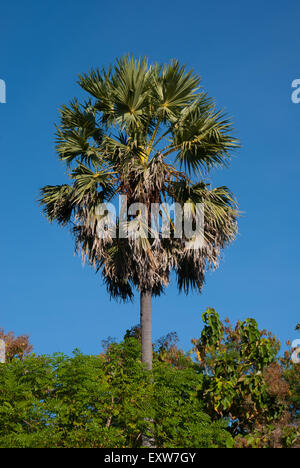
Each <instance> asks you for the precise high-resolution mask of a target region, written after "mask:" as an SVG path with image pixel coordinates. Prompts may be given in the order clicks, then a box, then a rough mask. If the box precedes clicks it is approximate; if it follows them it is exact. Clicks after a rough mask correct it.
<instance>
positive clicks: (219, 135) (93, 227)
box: [41, 56, 238, 300]
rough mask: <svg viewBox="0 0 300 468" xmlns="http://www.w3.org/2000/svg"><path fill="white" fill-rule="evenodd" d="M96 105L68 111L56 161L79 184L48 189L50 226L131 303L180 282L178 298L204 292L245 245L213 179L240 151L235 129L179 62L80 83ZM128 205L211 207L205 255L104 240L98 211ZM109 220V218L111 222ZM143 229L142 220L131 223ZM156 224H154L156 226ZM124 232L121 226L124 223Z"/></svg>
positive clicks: (131, 63) (132, 63)
mask: <svg viewBox="0 0 300 468" xmlns="http://www.w3.org/2000/svg"><path fill="white" fill-rule="evenodd" d="M79 84H80V86H81V87H82V88H83V89H84V90H85V91H86V92H87V93H88V94H89V99H88V100H86V101H85V102H82V103H80V102H79V101H78V100H77V99H75V100H73V101H72V102H71V103H70V104H69V105H68V106H66V105H63V106H62V108H61V109H60V118H61V119H60V124H59V126H58V127H57V146H56V148H57V153H58V156H59V158H60V159H61V160H63V161H65V162H66V164H67V168H68V175H69V177H70V179H71V183H70V184H64V185H56V186H46V187H44V188H43V189H42V190H41V203H42V204H43V206H44V211H45V214H46V215H47V217H48V219H49V220H50V221H53V220H56V221H57V222H58V223H60V224H62V225H63V226H64V225H71V226H72V230H73V233H74V235H75V241H76V248H77V249H78V250H79V251H81V253H82V254H83V255H84V256H85V257H87V259H88V261H89V262H90V264H92V265H93V266H94V267H95V268H96V269H97V270H101V271H102V275H103V278H104V281H105V283H106V286H107V288H108V291H109V293H110V294H111V296H113V297H117V298H121V299H123V300H126V299H128V298H131V297H132V296H133V291H134V288H137V289H138V290H139V291H140V292H147V293H149V294H151V295H159V294H160V293H161V292H162V291H163V289H164V287H165V286H166V285H167V284H168V282H169V276H170V272H171V270H172V269H173V270H174V271H175V272H176V276H177V282H178V287H179V289H180V290H181V289H183V290H184V291H185V292H186V293H187V292H188V291H189V290H190V289H197V290H199V291H200V290H201V288H202V285H203V281H204V277H205V271H206V269H207V268H209V267H215V266H216V265H217V264H218V258H219V255H220V251H221V249H222V248H224V246H225V245H226V244H228V243H229V242H230V241H231V240H232V239H233V238H234V237H235V235H236V219H237V216H238V212H237V209H236V204H235V200H234V198H233V196H232V194H231V192H230V191H229V190H228V189H227V188H226V187H218V188H214V189H211V187H210V186H209V185H208V184H207V183H205V181H204V177H206V176H207V174H208V173H209V171H210V169H212V168H214V167H216V166H224V165H227V164H228V163H229V161H230V153H231V151H232V150H233V149H234V148H236V147H237V146H238V142H237V140H236V139H235V138H234V137H233V136H232V125H231V123H230V121H229V120H228V119H227V118H226V117H225V116H224V115H223V114H222V112H220V111H217V110H216V108H215V104H214V101H213V100H212V99H211V98H209V97H208V96H207V94H206V93H205V92H203V91H202V89H201V88H200V78H199V77H198V76H197V75H196V74H195V73H193V72H192V71H186V68H185V67H184V66H180V65H179V63H178V62H177V61H173V60H172V61H170V62H169V63H168V64H167V65H163V66H161V65H158V64H154V65H149V64H148V61H147V59H146V58H144V59H136V58H134V57H132V56H126V57H124V58H122V59H120V60H117V62H116V64H115V65H114V66H113V67H109V69H108V70H101V71H99V70H92V71H91V72H90V73H89V74H85V75H83V76H80V77H79ZM118 195H126V196H127V200H128V204H131V203H143V204H144V205H145V206H147V207H149V208H150V205H151V203H160V204H163V203H166V202H176V203H179V204H180V205H181V206H182V205H183V204H185V203H188V204H189V206H190V207H191V216H193V213H194V211H193V210H194V207H195V206H196V204H197V203H202V204H203V206H204V237H205V242H204V245H202V246H201V248H199V249H188V248H187V243H186V239H184V238H182V239H179V238H176V237H175V235H174V224H173V223H172V219H171V218H170V224H171V231H170V233H171V235H170V237H169V238H164V237H163V236H161V235H159V236H152V237H151V236H145V237H143V238H138V239H135V241H133V240H132V239H130V238H121V237H120V236H118V235H117V236H115V237H113V236H111V235H110V232H109V230H108V231H107V232H106V235H104V236H103V235H101V236H99V235H97V232H98V231H97V227H99V225H100V223H101V222H103V219H100V218H101V216H99V214H97V206H98V205H99V203H112V202H113V201H114V200H115V198H116V197H117V196H118ZM102 218H103V215H102ZM131 222H132V223H133V222H134V223H139V229H140V230H141V229H142V228H144V229H145V230H148V232H149V233H150V231H151V228H150V226H148V225H147V226H146V225H143V223H142V221H141V219H140V217H139V214H137V215H136V216H132V217H131ZM149 224H150V223H149ZM117 230H118V232H119V231H120V219H117Z"/></svg>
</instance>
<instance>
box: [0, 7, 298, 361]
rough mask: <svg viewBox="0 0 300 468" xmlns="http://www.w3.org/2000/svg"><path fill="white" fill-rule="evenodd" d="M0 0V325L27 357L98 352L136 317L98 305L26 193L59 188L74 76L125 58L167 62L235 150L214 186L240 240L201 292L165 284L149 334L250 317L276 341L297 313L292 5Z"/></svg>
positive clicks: (286, 334)
mask: <svg viewBox="0 0 300 468" xmlns="http://www.w3.org/2000/svg"><path fill="white" fill-rule="evenodd" d="M3 3H4V2H2V5H1V16H0V44H1V58H0V79H3V80H5V82H6V85H7V103H6V104H0V152H1V183H0V191H1V230H0V245H1V268H0V285H1V286H0V287H1V294H0V327H3V328H5V330H6V331H9V330H13V331H15V332H16V333H17V334H21V333H28V334H29V335H30V337H31V341H32V343H33V345H34V348H35V351H36V352H37V353H51V352H55V351H62V352H66V353H70V352H71V351H72V350H73V349H74V348H75V347H79V348H80V349H81V350H82V351H83V352H85V353H90V354H92V353H97V352H99V351H100V349H101V345H100V343H101V340H102V339H105V338H106V337H107V336H113V337H116V338H121V336H122V335H123V334H124V332H125V331H126V328H129V327H130V326H132V325H135V324H136V323H138V320H139V301H138V300H137V301H136V302H134V303H133V304H126V305H120V304H118V303H116V302H113V301H110V299H109V297H108V295H107V293H106V290H105V288H104V287H103V285H102V284H101V278H100V277H98V276H97V275H95V273H94V272H93V271H92V270H91V269H90V268H89V267H87V266H86V267H83V266H82V264H81V261H80V259H79V258H78V257H75V256H74V252H73V244H72V239H71V236H70V234H69V233H68V232H67V231H65V230H63V229H61V228H59V227H57V226H56V225H50V224H49V223H48V222H47V221H46V219H45V218H43V217H42V215H41V213H40V208H39V206H38V204H37V199H38V195H39V188H40V187H42V186H43V185H46V184H59V183H61V182H63V181H64V178H65V175H64V166H63V165H62V163H60V162H59V161H58V160H57V158H56V156H55V151H54V123H55V122H57V115H58V107H59V106H60V105H61V104H62V103H67V102H68V101H69V100H70V99H72V98H73V97H75V96H82V95H83V93H82V91H81V90H80V88H79V87H78V85H77V84H76V79H77V75H78V74H79V73H83V72H87V71H89V70H90V68H91V67H96V66H100V67H101V66H103V65H104V66H105V65H107V64H108V63H110V62H112V61H113V60H114V58H115V57H119V56H122V55H123V54H125V53H129V52H130V53H133V54H136V55H148V56H149V59H150V61H159V62H165V61H168V60H169V59H170V58H177V59H179V60H180V61H181V62H183V63H186V64H187V66H188V67H190V68H194V70H195V71H196V72H197V73H199V74H200V75H201V76H202V85H203V87H204V88H205V89H206V90H207V91H208V93H209V94H210V95H211V96H213V97H214V98H215V99H216V102H217V104H218V106H219V107H224V108H225V109H226V111H227V112H228V113H229V114H230V115H232V116H233V120H234V122H235V128H236V135H237V136H238V137H239V138H240V140H241V142H242V148H241V149H240V150H239V152H238V153H237V154H236V156H235V157H234V159H233V161H232V164H231V167H230V168H229V169H223V170H219V171H216V172H215V173H214V174H212V183H213V185H227V186H228V187H230V188H231V190H232V191H233V192H234V193H235V195H236V197H237V199H238V201H239V205H240V209H241V210H242V211H243V217H242V218H241V219H240V222H239V231H240V233H239V236H238V238H237V240H236V241H235V242H234V244H232V246H230V247H229V248H227V249H226V251H225V252H224V255H223V260H222V262H221V266H220V268H219V269H218V270H217V271H215V272H214V273H209V274H208V276H207V282H206V286H205V288H204V290H203V293H202V294H201V295H196V294H193V295H190V296H189V297H186V296H185V295H178V293H177V291H176V285H175V284H174V283H173V284H171V285H170V287H169V288H168V290H167V293H166V295H164V296H163V297H161V298H160V299H155V300H154V301H153V334H154V339H155V338H158V337H160V336H161V335H163V334H166V333H167V332H169V331H177V332H178V335H179V337H180V340H181V345H182V346H183V347H184V348H185V349H188V347H189V346H190V339H191V338H197V337H198V336H199V333H200V331H201V313H202V312H203V311H204V310H205V309H206V308H207V307H214V308H215V309H216V310H217V311H218V312H219V313H220V315H221V317H222V318H224V317H226V316H228V317H229V318H230V319H231V321H233V322H235V321H236V320H237V319H244V318H246V317H254V318H255V319H257V321H258V323H259V326H260V327H261V328H267V329H269V330H271V331H272V332H274V333H275V334H276V335H277V336H278V337H279V338H280V339H281V340H282V341H283V342H285V341H286V340H287V339H290V340H292V339H294V338H296V337H297V333H296V332H295V331H294V329H295V325H296V323H297V322H298V321H299V319H300V317H299V316H300V313H299V290H300V282H299V279H300V278H299V276H300V275H299V264H300V253H299V246H298V241H299V228H300V213H299V177H300V160H299V123H300V104H298V105H297V104H293V103H292V101H291V93H292V88H291V83H292V81H293V80H294V79H297V78H300V58H299V50H300V47H299V46H300V38H299V22H300V4H299V2H298V1H297V0H295V1H290V0H288V1H286V2H271V1H268V2H261V1H257V0H254V1H251V2H241V1H237V0H231V1H227V2H224V1H221V0H218V1H216V0H212V1H211V2H203V1H201V0H200V1H199V0H197V1H196V0H194V1H190V0H187V1H185V2H179V1H178V0H175V1H172V2H170V1H169V2H167V1H157V0H154V1H152V2H151V4H150V3H149V4H148V6H147V8H146V7H144V8H142V7H141V5H142V4H141V2H138V1H132V0H129V1H127V2H123V1H119V0H118V1H112V2H103V1H95V0H86V1H85V2H81V1H78V0H72V1H69V0H64V1H57V0H52V1H51V2H50V1H49V0H46V1H43V2H38V1H28V2H21V1H14V2H5V4H3Z"/></svg>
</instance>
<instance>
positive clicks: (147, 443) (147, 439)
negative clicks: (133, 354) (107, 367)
mask: <svg viewBox="0 0 300 468" xmlns="http://www.w3.org/2000/svg"><path fill="white" fill-rule="evenodd" d="M140 301H141V303H140V315H141V334H142V362H143V363H145V364H146V366H147V369H148V370H149V371H152V309H151V293H145V292H141V294H140ZM145 423H146V425H147V430H146V433H144V434H142V446H143V447H146V448H155V437H154V429H153V423H154V421H153V419H152V418H151V417H148V418H145Z"/></svg>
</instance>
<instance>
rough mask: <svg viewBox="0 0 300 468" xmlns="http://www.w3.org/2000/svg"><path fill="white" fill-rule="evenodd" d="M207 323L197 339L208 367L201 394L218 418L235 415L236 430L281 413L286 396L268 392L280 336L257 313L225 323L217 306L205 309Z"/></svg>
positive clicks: (201, 355)
mask: <svg viewBox="0 0 300 468" xmlns="http://www.w3.org/2000/svg"><path fill="white" fill-rule="evenodd" d="M202 317H203V321H204V323H205V327H204V329H203V331H202V333H201V337H200V339H199V340H194V341H193V342H194V345H195V350H196V353H197V357H198V359H199V360H200V363H201V365H202V367H203V370H204V378H203V386H202V387H201V388H200V389H199V398H200V399H203V401H205V403H206V405H207V409H208V411H209V413H210V414H211V416H212V417H213V419H218V418H219V417H228V418H230V419H231V426H230V429H231V432H232V433H233V434H238V433H244V432H248V431H249V430H250V429H251V427H253V425H254V424H257V423H258V422H263V421H268V420H272V419H273V418H277V417H279V415H280V414H281V412H282V411H283V405H282V402H281V401H279V399H278V398H277V397H276V395H272V394H271V393H270V392H269V389H268V385H267V381H266V378H265V375H264V372H265V370H266V369H267V368H268V367H269V366H270V365H271V364H272V363H274V362H275V360H276V355H277V352H278V350H279V342H278V341H277V340H276V339H275V338H274V337H273V336H271V335H270V334H269V336H267V335H266V333H265V331H262V332H260V331H259V330H258V327H257V323H256V321H255V320H253V319H247V320H245V321H243V322H237V324H236V326H235V328H233V327H232V326H231V325H230V324H227V325H223V324H222V323H221V321H220V319H219V316H218V314H217V312H216V311H215V310H214V309H208V310H207V311H206V312H205V313H204V314H203V316H202Z"/></svg>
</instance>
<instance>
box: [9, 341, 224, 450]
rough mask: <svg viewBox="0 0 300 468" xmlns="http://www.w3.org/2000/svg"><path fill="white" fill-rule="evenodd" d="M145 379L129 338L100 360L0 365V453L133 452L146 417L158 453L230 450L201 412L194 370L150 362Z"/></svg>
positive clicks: (43, 359) (39, 359)
mask: <svg viewBox="0 0 300 468" xmlns="http://www.w3.org/2000/svg"><path fill="white" fill-rule="evenodd" d="M150 375H151V374H149V372H146V371H145V368H144V367H143V366H142V365H141V363H140V343H139V341H138V339H136V338H134V337H132V336H127V337H126V338H125V340H124V341H123V342H122V343H119V344H117V343H111V344H110V345H109V346H108V348H107V350H106V352H105V353H103V354H102V355H100V356H85V355H82V354H80V353H79V352H78V351H76V352H75V353H74V355H73V356H72V357H67V356H63V355H54V356H35V355H31V356H29V357H25V358H24V359H23V360H19V359H14V360H12V361H11V362H9V363H7V364H5V365H2V366H1V367H0V420H1V426H0V447H1V448H4V447H33V448H34V447H35V448H36V447H115V448H117V447H119V448H121V447H139V446H141V444H142V438H141V435H142V434H145V433H146V431H147V430H149V422H148V421H149V419H150V420H152V421H153V427H154V432H155V434H156V439H157V444H158V446H159V447H190V446H191V444H192V445H194V446H195V447H202V446H203V447H204V446H205V447H212V446H223V447H226V446H230V445H232V444H233V441H232V439H231V436H230V434H229V433H228V432H227V431H226V430H225V424H224V422H214V423H212V422H211V420H210V417H209V416H208V415H207V414H205V413H204V412H203V409H202V405H201V404H200V402H199V400H198V399H197V398H196V394H195V388H196V386H197V385H198V383H199V382H201V375H199V374H198V373H197V372H195V371H194V370H193V366H190V367H189V368H185V369H179V368H177V367H175V366H173V365H172V364H170V363H168V362H163V361H161V360H159V359H158V356H156V359H155V364H154V373H153V378H151V377H150Z"/></svg>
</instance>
